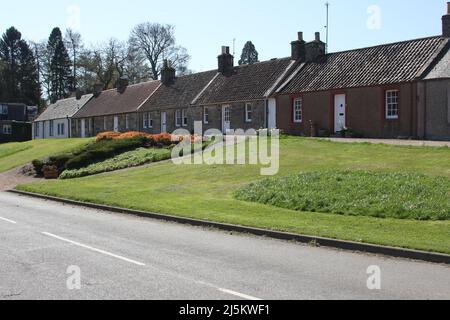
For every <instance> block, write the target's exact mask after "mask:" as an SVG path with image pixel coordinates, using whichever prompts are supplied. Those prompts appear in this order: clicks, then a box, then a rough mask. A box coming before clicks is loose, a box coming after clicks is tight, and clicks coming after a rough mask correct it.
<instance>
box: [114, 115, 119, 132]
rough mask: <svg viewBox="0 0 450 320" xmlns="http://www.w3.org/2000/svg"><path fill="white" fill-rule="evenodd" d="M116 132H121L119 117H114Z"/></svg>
mask: <svg viewBox="0 0 450 320" xmlns="http://www.w3.org/2000/svg"><path fill="white" fill-rule="evenodd" d="M114 132H119V117H117V116H115V117H114Z"/></svg>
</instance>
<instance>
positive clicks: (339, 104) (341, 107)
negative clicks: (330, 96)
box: [334, 94, 346, 132]
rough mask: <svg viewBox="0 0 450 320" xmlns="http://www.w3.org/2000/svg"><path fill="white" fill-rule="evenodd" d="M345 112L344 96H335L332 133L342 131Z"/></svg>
mask: <svg viewBox="0 0 450 320" xmlns="http://www.w3.org/2000/svg"><path fill="white" fill-rule="evenodd" d="M345 112H346V97H345V94H337V95H335V96H334V132H341V131H342V130H344V128H345V126H346V123H345Z"/></svg>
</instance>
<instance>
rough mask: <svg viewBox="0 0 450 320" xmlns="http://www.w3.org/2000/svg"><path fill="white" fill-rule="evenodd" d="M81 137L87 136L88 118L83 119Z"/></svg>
mask: <svg viewBox="0 0 450 320" xmlns="http://www.w3.org/2000/svg"><path fill="white" fill-rule="evenodd" d="M81 137H82V138H86V120H85V119H81Z"/></svg>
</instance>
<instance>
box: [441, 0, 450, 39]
mask: <svg viewBox="0 0 450 320" xmlns="http://www.w3.org/2000/svg"><path fill="white" fill-rule="evenodd" d="M442 35H443V36H444V37H446V38H450V2H447V14H446V15H444V16H442Z"/></svg>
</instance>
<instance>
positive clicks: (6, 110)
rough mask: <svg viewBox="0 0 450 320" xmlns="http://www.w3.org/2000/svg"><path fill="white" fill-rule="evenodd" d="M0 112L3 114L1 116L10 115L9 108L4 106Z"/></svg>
mask: <svg viewBox="0 0 450 320" xmlns="http://www.w3.org/2000/svg"><path fill="white" fill-rule="evenodd" d="M0 112H1V114H8V106H7V105H2V106H1V108H0Z"/></svg>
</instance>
